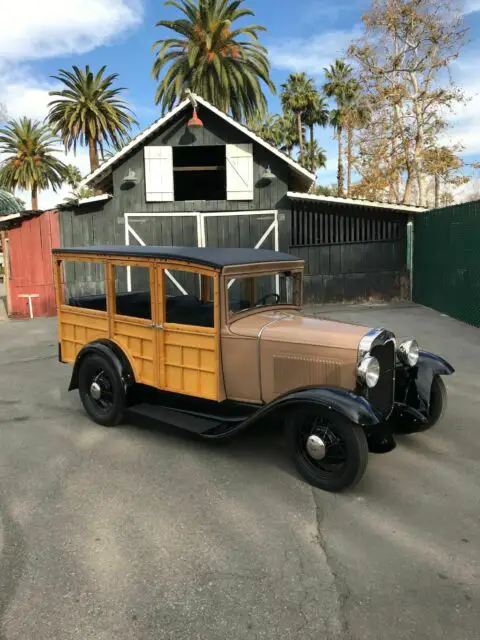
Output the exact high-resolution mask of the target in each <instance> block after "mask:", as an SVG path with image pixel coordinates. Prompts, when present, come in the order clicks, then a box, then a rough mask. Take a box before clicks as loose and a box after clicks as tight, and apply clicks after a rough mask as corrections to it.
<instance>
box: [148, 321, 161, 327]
mask: <svg viewBox="0 0 480 640" xmlns="http://www.w3.org/2000/svg"><path fill="white" fill-rule="evenodd" d="M148 328H149V329H163V324H155V323H154V322H152V324H149V325H148Z"/></svg>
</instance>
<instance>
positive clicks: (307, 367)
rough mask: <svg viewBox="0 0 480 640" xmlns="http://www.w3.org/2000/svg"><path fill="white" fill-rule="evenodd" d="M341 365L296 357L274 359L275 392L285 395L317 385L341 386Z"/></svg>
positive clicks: (334, 361) (330, 361)
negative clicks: (292, 390)
mask: <svg viewBox="0 0 480 640" xmlns="http://www.w3.org/2000/svg"><path fill="white" fill-rule="evenodd" d="M340 374H341V363H340V362H338V361H337V360H321V359H318V358H308V357H301V356H295V355H281V356H280V355H279V356H274V357H273V376H274V391H275V393H276V394H280V393H284V392H285V391H289V390H290V389H295V388H300V387H308V386H310V385H315V384H328V385H332V386H340Z"/></svg>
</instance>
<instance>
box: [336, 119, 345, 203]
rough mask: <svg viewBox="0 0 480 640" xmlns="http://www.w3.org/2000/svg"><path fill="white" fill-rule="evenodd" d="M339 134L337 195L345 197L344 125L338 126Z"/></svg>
mask: <svg viewBox="0 0 480 640" xmlns="http://www.w3.org/2000/svg"><path fill="white" fill-rule="evenodd" d="M337 135H338V169H337V195H338V196H339V197H343V196H344V195H345V193H344V190H343V181H344V180H343V127H340V126H339V127H337Z"/></svg>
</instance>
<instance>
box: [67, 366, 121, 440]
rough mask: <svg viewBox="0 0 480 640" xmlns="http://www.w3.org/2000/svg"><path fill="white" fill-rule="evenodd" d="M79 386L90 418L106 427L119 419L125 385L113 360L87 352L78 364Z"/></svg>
mask: <svg viewBox="0 0 480 640" xmlns="http://www.w3.org/2000/svg"><path fill="white" fill-rule="evenodd" d="M78 390H79V392H80V399H81V401H82V404H83V407H84V409H85V411H86V412H87V413H88V415H89V416H90V418H92V420H94V421H95V422H97V423H98V424H101V425H103V426H105V427H112V426H114V425H117V424H119V423H120V422H121V421H122V418H123V413H124V411H125V389H124V387H123V383H122V380H121V378H120V375H119V373H118V371H117V370H116V369H115V367H114V366H113V364H112V363H111V362H110V361H109V360H108V359H107V358H104V357H102V356H100V355H87V356H85V358H84V359H83V360H82V362H81V364H80V370H79V372H78Z"/></svg>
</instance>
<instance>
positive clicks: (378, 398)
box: [368, 340, 395, 414]
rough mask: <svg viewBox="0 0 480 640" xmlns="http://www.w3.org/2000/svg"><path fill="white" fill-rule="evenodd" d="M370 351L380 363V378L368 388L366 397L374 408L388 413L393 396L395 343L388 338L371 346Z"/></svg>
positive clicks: (391, 405)
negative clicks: (371, 387) (383, 342)
mask: <svg viewBox="0 0 480 640" xmlns="http://www.w3.org/2000/svg"><path fill="white" fill-rule="evenodd" d="M370 353H371V355H372V356H374V357H375V358H377V360H378V362H379V363H380V379H379V381H378V383H377V384H376V385H375V386H374V387H373V389H369V391H368V399H369V401H370V404H371V405H372V407H373V408H374V409H378V410H379V411H380V412H381V413H382V414H388V413H389V412H390V411H391V409H392V407H393V402H394V396H395V389H394V381H395V345H394V343H393V341H392V340H388V341H387V342H385V344H380V345H377V346H375V347H373V349H372V350H371V352H370Z"/></svg>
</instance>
